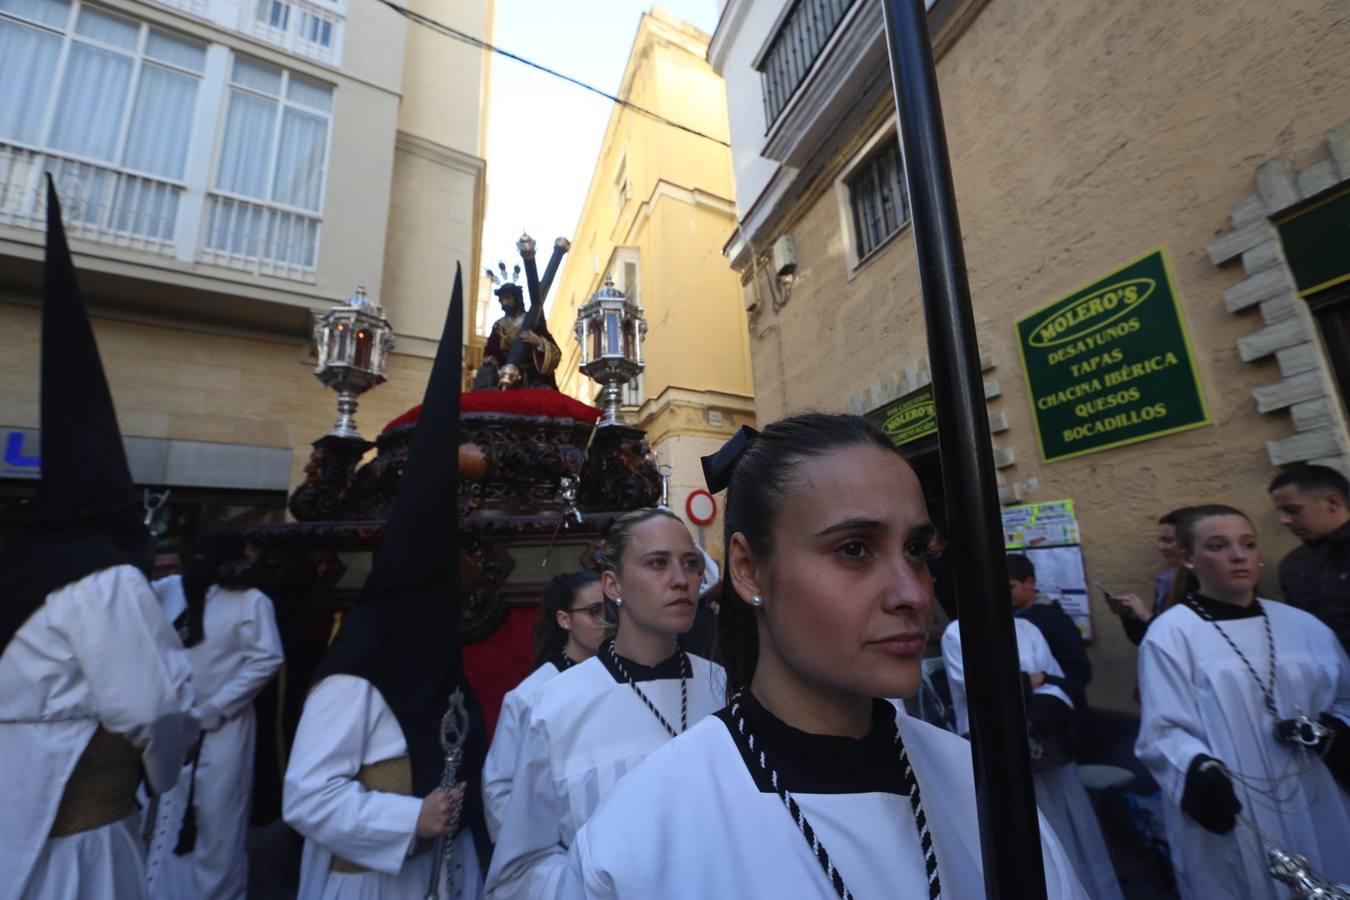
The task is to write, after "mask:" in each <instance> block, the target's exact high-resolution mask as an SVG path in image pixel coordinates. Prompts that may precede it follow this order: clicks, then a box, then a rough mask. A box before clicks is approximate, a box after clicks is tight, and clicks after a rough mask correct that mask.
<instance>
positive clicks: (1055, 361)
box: [1016, 247, 1209, 462]
mask: <svg viewBox="0 0 1350 900" xmlns="http://www.w3.org/2000/svg"><path fill="white" fill-rule="evenodd" d="M1016 327H1017V338H1018V349H1019V350H1020V352H1021V356H1022V364H1023V367H1024V369H1025V371H1026V376H1027V385H1028V388H1029V390H1030V393H1031V406H1032V411H1033V413H1034V415H1035V420H1036V432H1037V438H1038V440H1039V442H1040V446H1041V455H1042V456H1043V457H1044V458H1045V461H1046V462H1054V461H1056V460H1061V459H1069V458H1071V457H1074V456H1080V455H1082V454H1084V453H1092V452H1095V451H1098V450H1105V449H1108V448H1110V447H1119V446H1122V445H1124V444H1131V443H1134V442H1136V441H1144V440H1149V439H1150V438H1156V437H1162V436H1164V435H1168V434H1174V433H1176V432H1178V431H1184V430H1186V429H1190V428H1196V427H1199V426H1201V425H1206V424H1208V423H1209V413H1208V411H1207V410H1206V408H1205V399H1204V395H1203V393H1202V392H1201V390H1200V382H1199V379H1198V378H1197V377H1196V374H1195V364H1194V360H1193V358H1192V354H1191V349H1190V342H1189V339H1188V337H1187V334H1186V326H1185V323H1184V321H1183V320H1182V317H1181V310H1180V308H1179V307H1178V304H1177V294H1176V290H1175V288H1174V287H1173V281H1172V276H1171V272H1170V270H1169V268H1168V265H1167V259H1166V257H1165V256H1164V254H1163V250H1162V248H1161V247H1160V248H1158V249H1157V250H1154V251H1152V252H1150V253H1148V254H1146V255H1145V256H1142V257H1140V258H1139V259H1136V260H1134V261H1133V262H1131V263H1128V264H1126V265H1125V266H1122V267H1121V268H1120V269H1118V270H1116V271H1115V272H1112V273H1111V274H1109V275H1107V276H1105V277H1103V278H1100V279H1098V280H1096V281H1094V282H1093V283H1092V284H1089V285H1087V286H1085V287H1083V288H1080V289H1079V290H1077V291H1074V292H1073V293H1072V294H1069V295H1067V296H1065V297H1062V298H1060V299H1059V300H1056V301H1055V302H1054V303H1051V304H1050V305H1048V306H1046V307H1044V308H1042V309H1039V310H1037V311H1035V312H1033V313H1032V314H1030V315H1028V316H1026V317H1025V318H1023V319H1020V320H1019V321H1018V322H1017V326H1016Z"/></svg>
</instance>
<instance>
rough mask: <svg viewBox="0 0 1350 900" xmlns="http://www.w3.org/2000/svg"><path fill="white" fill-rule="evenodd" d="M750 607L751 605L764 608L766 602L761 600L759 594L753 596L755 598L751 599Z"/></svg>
mask: <svg viewBox="0 0 1350 900" xmlns="http://www.w3.org/2000/svg"><path fill="white" fill-rule="evenodd" d="M750 605H751V606H763V605H764V601H763V600H761V599H760V598H759V594H756V595H755V596H753V597H751V598H750Z"/></svg>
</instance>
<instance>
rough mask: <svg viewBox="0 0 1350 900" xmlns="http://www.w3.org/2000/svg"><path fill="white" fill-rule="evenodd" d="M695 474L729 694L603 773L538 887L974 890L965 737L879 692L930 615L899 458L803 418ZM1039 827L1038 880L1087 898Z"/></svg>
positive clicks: (841, 428) (917, 513)
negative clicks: (701, 480) (711, 543)
mask: <svg viewBox="0 0 1350 900" xmlns="http://www.w3.org/2000/svg"><path fill="white" fill-rule="evenodd" d="M704 472H705V474H706V475H707V476H708V488H709V490H711V491H714V492H715V491H719V490H722V489H723V488H724V487H725V488H727V497H726V501H725V507H724V508H725V516H726V519H725V526H724V530H725V534H726V535H727V537H726V542H727V543H726V548H727V552H726V556H725V559H726V564H725V566H724V571H725V572H726V575H725V579H724V583H723V599H722V602H721V608H720V611H719V614H718V653H719V659H720V660H721V661H723V662H724V664H725V665H726V677H727V679H728V681H729V682H730V690H731V692H732V699H731V702H730V704H729V705H728V706H727V707H725V708H724V709H723V710H721V711H720V712H718V713H717V714H716V715H714V716H711V717H709V718H708V719H705V720H704V721H703V722H701V723H700V724H699V725H698V726H697V727H695V728H693V729H691V730H690V731H689V732H688V733H687V734H685V735H683V736H681V737H679V738H677V739H675V740H674V741H671V742H670V743H669V744H667V745H666V746H664V747H662V748H661V749H660V750H658V751H656V752H655V753H653V754H652V755H651V756H650V757H648V758H647V759H646V760H645V761H644V762H643V764H642V765H641V766H639V767H638V768H637V769H636V770H635V771H633V772H631V773H630V774H629V775H628V776H627V777H626V778H625V779H624V780H623V781H622V782H620V784H619V785H618V787H617V788H615V790H614V791H613V792H612V793H611V794H610V796H609V797H608V798H607V799H606V800H605V801H604V802H603V803H602V804H601V806H600V808H599V809H598V810H597V811H596V812H595V814H594V815H593V816H592V817H591V818H590V820H589V821H588V822H587V823H586V824H585V825H584V826H583V827H582V828H581V830H580V831H579V832H578V834H577V835H576V839H575V841H574V842H573V844H572V847H571V849H570V851H569V853H568V857H567V867H566V870H565V871H564V873H563V875H562V878H561V882H560V886H559V891H558V894H557V896H558V897H560V898H568V900H571V898H581V897H586V898H608V897H614V898H631V900H666V898H669V900H677V898H688V897H700V898H727V900H731V898H736V900H779V898H785V897H791V898H794V900H798V898H803V900H812V898H820V900H824V898H830V897H845V896H854V897H859V898H863V897H906V898H910V897H913V898H920V897H929V898H932V897H937V896H943V897H949V898H955V897H959V898H965V897H979V896H983V895H984V880H983V874H982V865H981V854H980V843H979V834H978V831H979V829H978V827H977V824H976V804H975V791H974V777H973V772H972V767H971V762H970V745H969V744H968V743H967V742H965V741H963V740H961V739H960V738H959V737H957V736H955V735H953V734H950V733H948V732H944V731H942V730H940V729H937V728H935V727H933V726H931V725H928V724H927V723H924V722H921V721H918V720H916V719H913V718H909V717H906V716H905V715H903V713H899V712H898V711H897V710H896V709H895V707H894V706H892V705H891V704H889V703H888V702H886V701H885V700H884V699H881V698H885V697H903V696H908V695H912V694H913V693H914V692H915V691H917V690H918V687H919V684H920V670H919V660H920V656H921V655H922V652H923V648H924V644H925V642H926V634H927V625H928V620H929V618H930V617H931V615H932V583H931V580H930V578H929V575H928V570H927V566H926V565H925V562H926V557H927V553H928V548H929V545H930V542H931V540H932V534H933V530H932V527H931V525H930V524H929V522H928V513H927V510H926V508H925V505H924V500H923V493H922V490H921V489H920V487H919V483H918V480H917V478H916V477H915V476H914V473H913V471H912V470H911V469H910V468H909V466H908V465H907V464H906V463H905V461H904V460H903V459H902V458H901V457H900V456H899V454H898V453H897V452H896V450H895V448H894V446H893V445H892V444H891V443H890V441H889V440H888V439H887V438H886V436H885V435H884V434H882V433H881V432H880V431H879V430H877V428H876V427H875V426H873V425H871V424H870V423H868V422H867V421H866V420H864V419H862V418H860V417H856V416H826V415H802V416H796V417H793V418H790V419H786V420H784V421H781V422H777V423H775V424H773V425H770V426H769V427H768V428H767V429H765V431H764V433H763V434H762V435H761V434H756V433H755V432H754V431H753V430H751V429H748V428H742V429H741V431H740V432H738V433H737V435H736V436H735V437H733V438H732V440H731V441H730V442H728V444H727V446H726V447H724V448H723V449H722V450H721V451H720V452H719V453H718V454H716V455H714V456H712V457H705V458H704ZM565 677H566V676H564V678H565ZM562 681H563V679H562V678H560V679H558V680H557V681H555V682H554V683H555V684H561V683H562ZM1041 836H1042V859H1041V862H1042V864H1043V865H1044V867H1045V873H1046V881H1047V884H1048V888H1049V896H1050V897H1051V898H1064V897H1074V898H1079V897H1086V896H1087V895H1086V894H1085V893H1084V892H1083V890H1082V887H1081V886H1080V885H1079V883H1078V880H1077V878H1076V876H1075V875H1074V873H1073V870H1072V868H1071V866H1070V865H1069V863H1068V860H1067V859H1066V858H1065V856H1064V852H1063V850H1062V849H1061V848H1060V846H1059V844H1058V842H1057V841H1056V840H1055V838H1054V836H1053V833H1052V832H1051V831H1050V829H1049V828H1048V827H1047V826H1046V825H1045V824H1044V822H1042V823H1041Z"/></svg>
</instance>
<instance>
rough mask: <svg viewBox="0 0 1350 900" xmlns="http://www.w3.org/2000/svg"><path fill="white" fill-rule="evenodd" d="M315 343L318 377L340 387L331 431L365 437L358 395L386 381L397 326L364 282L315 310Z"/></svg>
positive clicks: (341, 434)
mask: <svg viewBox="0 0 1350 900" xmlns="http://www.w3.org/2000/svg"><path fill="white" fill-rule="evenodd" d="M314 345H315V350H316V353H317V354H318V365H316V366H315V367H314V377H316V378H318V379H319V380H320V381H322V382H323V383H324V384H326V385H327V386H328V387H330V388H332V389H333V390H335V391H337V392H338V400H337V408H338V418H337V422H335V423H334V424H333V430H332V431H330V432H328V434H329V435H330V436H331V437H340V438H356V439H357V440H363V438H362V437H361V433H360V432H359V431H357V430H356V420H355V418H354V416H355V414H356V398H357V397H359V396H360V395H361V394H364V393H365V392H366V391H368V390H370V389H371V388H373V387H375V385H377V384H381V383H383V382H384V366H385V363H386V362H387V361H388V360H389V351H391V350H393V349H394V329H393V327H392V326H390V324H389V320H388V319H387V318H385V315H384V310H383V309H382V308H381V307H380V305H379V304H378V303H376V302H375V301H373V300H371V299H370V298H369V297H367V296H366V289H365V286H364V285H362V286H360V287H357V289H356V293H355V294H353V295H352V296H351V297H350V298H348V300H347V302H346V303H345V304H344V305H342V306H335V307H333V308H332V309H330V310H329V311H328V312H327V313H325V314H324V315H322V316H319V315H318V314H317V313H316V314H315V320H314Z"/></svg>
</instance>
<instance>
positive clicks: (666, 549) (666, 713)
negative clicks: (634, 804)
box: [487, 509, 724, 900]
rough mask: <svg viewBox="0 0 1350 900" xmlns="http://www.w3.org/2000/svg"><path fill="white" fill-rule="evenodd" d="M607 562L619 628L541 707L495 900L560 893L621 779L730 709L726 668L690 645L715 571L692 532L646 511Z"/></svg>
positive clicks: (523, 754) (516, 791)
mask: <svg viewBox="0 0 1350 900" xmlns="http://www.w3.org/2000/svg"><path fill="white" fill-rule="evenodd" d="M601 555H602V563H603V568H604V576H603V586H604V591H605V596H606V598H607V599H608V600H609V602H610V603H612V604H613V606H614V608H616V609H617V612H618V621H619V631H618V634H617V636H616V637H615V638H614V640H613V641H607V642H605V643H604V644H602V645H601V646H600V649H599V652H597V653H596V655H595V656H594V657H592V658H591V659H588V660H587V661H586V662H584V663H581V664H580V665H576V666H573V667H572V668H570V669H568V670H567V671H566V672H563V673H562V674H561V675H559V676H557V677H556V678H554V679H553V680H552V681H549V682H548V683H547V684H545V685H544V686H543V687H541V688H540V689H539V691H538V693H537V694H536V695H535V697H534V700H533V702H532V703H531V706H530V710H529V713H528V722H527V724H526V725H525V727H524V728H523V730H522V735H523V737H522V738H521V743H520V758H519V760H518V761H517V763H516V771H515V776H514V778H513V785H512V790H511V795H510V797H509V799H508V800H507V802H506V806H505V809H504V811H503V812H502V818H501V830H500V833H499V836H498V840H497V849H496V852H495V854H494V855H493V858H492V868H491V870H490V871H489V873H488V881H487V893H488V896H489V897H491V898H495V900H515V898H521V900H526V898H528V900H534V898H537V897H552V896H553V894H554V892H555V890H556V888H557V884H558V878H559V876H560V875H561V874H562V869H563V862H564V860H565V859H566V855H567V849H568V847H569V846H570V845H571V843H572V838H573V836H574V835H575V834H576V832H577V829H579V828H580V827H581V826H582V825H583V824H585V822H586V820H587V819H588V818H590V815H591V813H592V812H594V811H595V808H596V806H598V805H599V804H600V802H601V801H602V800H603V799H604V798H605V796H606V795H607V794H608V793H609V792H610V790H611V789H612V788H613V787H614V785H615V784H616V783H617V782H618V781H619V779H620V778H622V777H624V775H625V774H627V773H628V772H629V771H630V770H632V769H633V768H634V767H636V766H637V765H638V763H640V762H642V760H643V759H644V758H646V756H647V755H648V754H649V753H651V752H652V751H653V750H656V749H657V748H658V747H660V746H661V745H663V744H665V743H667V742H669V741H670V740H671V739H672V738H674V737H675V736H676V735H678V734H681V733H683V732H684V730H685V729H686V728H689V727H690V726H692V725H694V724H695V723H696V722H698V721H699V720H700V719H702V718H703V717H704V716H706V715H708V714H709V713H711V712H712V711H713V710H715V709H717V707H719V706H720V705H721V703H722V694H723V691H724V687H723V678H722V672H721V669H719V668H718V667H717V666H715V665H713V664H712V663H710V662H708V661H707V660H705V659H703V658H702V657H699V656H695V655H693V654H691V653H686V652H684V651H683V650H682V649H680V646H679V643H678V638H679V637H680V635H682V634H684V633H685V632H687V631H688V630H689V628H690V627H691V626H692V625H693V622H694V604H695V602H696V600H697V591H698V585H699V579H700V576H701V575H702V574H703V556H702V555H701V554H700V553H699V551H698V548H697V547H695V546H694V542H693V540H692V539H691V538H690V537H689V529H687V528H686V527H685V526H684V523H683V522H681V521H680V520H679V519H678V518H677V517H676V516H675V515H674V513H672V512H670V510H668V509H642V510H637V511H635V512H631V513H628V514H626V515H624V516H623V517H622V518H620V519H619V520H618V521H617V522H615V523H614V525H613V526H612V527H611V528H610V530H609V532H608V533H607V534H606V535H605V542H604V546H603V547H602V554H601ZM577 618H578V617H577V616H575V615H574V616H573V621H574V622H575V621H576V619H577Z"/></svg>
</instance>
